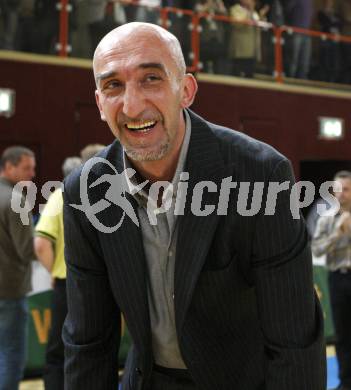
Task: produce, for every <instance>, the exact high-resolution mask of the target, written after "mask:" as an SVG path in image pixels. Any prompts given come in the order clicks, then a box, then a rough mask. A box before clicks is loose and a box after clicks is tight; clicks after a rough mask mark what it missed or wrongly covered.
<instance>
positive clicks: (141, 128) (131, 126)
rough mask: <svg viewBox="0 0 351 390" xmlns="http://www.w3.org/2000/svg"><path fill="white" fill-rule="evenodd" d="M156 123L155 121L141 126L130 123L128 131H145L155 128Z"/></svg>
mask: <svg viewBox="0 0 351 390" xmlns="http://www.w3.org/2000/svg"><path fill="white" fill-rule="evenodd" d="M155 123H156V122H155V121H148V122H144V123H140V124H133V123H129V124H127V127H128V129H132V130H143V129H145V128H149V127H151V126H153V125H154V124H155Z"/></svg>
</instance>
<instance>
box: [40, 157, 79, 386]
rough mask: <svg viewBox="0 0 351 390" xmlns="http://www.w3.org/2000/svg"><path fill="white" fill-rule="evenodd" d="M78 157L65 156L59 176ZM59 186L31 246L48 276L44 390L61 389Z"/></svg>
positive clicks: (63, 292) (62, 313) (62, 280)
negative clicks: (48, 323) (48, 321)
mask: <svg viewBox="0 0 351 390" xmlns="http://www.w3.org/2000/svg"><path fill="white" fill-rule="evenodd" d="M81 163H82V160H81V159H80V158H79V157H68V158H66V159H65V161H64V163H63V165H62V172H63V176H64V177H66V176H67V175H69V174H70V173H71V172H72V171H73V170H74V169H75V168H77V167H78V166H80V165H81ZM62 210H63V199H62V189H61V188H58V189H57V190H56V191H54V192H53V193H52V194H51V195H50V197H49V199H48V201H47V203H46V205H45V208H44V210H43V211H42V213H41V216H40V218H39V221H38V223H37V225H36V227H35V238H34V247H35V253H36V255H37V258H38V260H39V261H40V262H41V264H42V265H43V266H44V267H45V268H46V269H47V271H48V272H49V273H50V274H51V276H52V285H53V295H52V302H51V313H52V315H51V328H50V334H49V340H48V344H47V347H46V355H45V368H44V385H45V390H63V388H64V375H63V364H64V346H63V341H62V336H61V333H62V326H63V322H64V320H65V318H66V314H67V299H66V264H65V259H64V239H63V215H62Z"/></svg>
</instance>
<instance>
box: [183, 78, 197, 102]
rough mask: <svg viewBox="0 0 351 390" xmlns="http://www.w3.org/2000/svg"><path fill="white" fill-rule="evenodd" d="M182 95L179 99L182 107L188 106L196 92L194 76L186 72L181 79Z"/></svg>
mask: <svg viewBox="0 0 351 390" xmlns="http://www.w3.org/2000/svg"><path fill="white" fill-rule="evenodd" d="M182 92H183V95H182V100H181V106H182V108H187V107H190V106H191V105H192V104H193V101H194V99H195V95H196V92H197V81H196V79H195V77H194V76H193V75H192V74H190V73H187V74H186V75H185V76H184V79H183V90H182Z"/></svg>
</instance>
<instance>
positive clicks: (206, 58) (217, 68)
mask: <svg viewBox="0 0 351 390" xmlns="http://www.w3.org/2000/svg"><path fill="white" fill-rule="evenodd" d="M195 11H196V12H198V13H204V14H208V16H207V17H205V18H201V19H200V23H201V24H200V25H201V27H202V31H201V33H200V61H201V62H202V64H203V69H202V71H203V72H207V73H217V74H223V73H226V69H225V67H223V66H222V64H223V61H224V60H225V57H226V52H227V50H228V49H227V48H226V45H225V40H224V37H225V27H226V26H227V25H228V23H225V22H222V21H220V20H215V19H213V16H214V15H227V9H226V7H225V5H224V3H223V1H222V0H199V1H197V3H196V5H195Z"/></svg>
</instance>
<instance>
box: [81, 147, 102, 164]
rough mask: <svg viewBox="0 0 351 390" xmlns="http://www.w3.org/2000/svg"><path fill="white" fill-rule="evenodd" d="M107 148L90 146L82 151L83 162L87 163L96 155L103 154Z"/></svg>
mask: <svg viewBox="0 0 351 390" xmlns="http://www.w3.org/2000/svg"><path fill="white" fill-rule="evenodd" d="M104 148H105V145H102V144H89V145H87V146H85V147H84V148H83V149H82V150H81V151H80V157H81V159H82V162H83V163H85V162H86V161H88V160H89V159H91V158H92V157H94V156H95V154H97V153H99V152H101V150H102V149H104Z"/></svg>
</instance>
